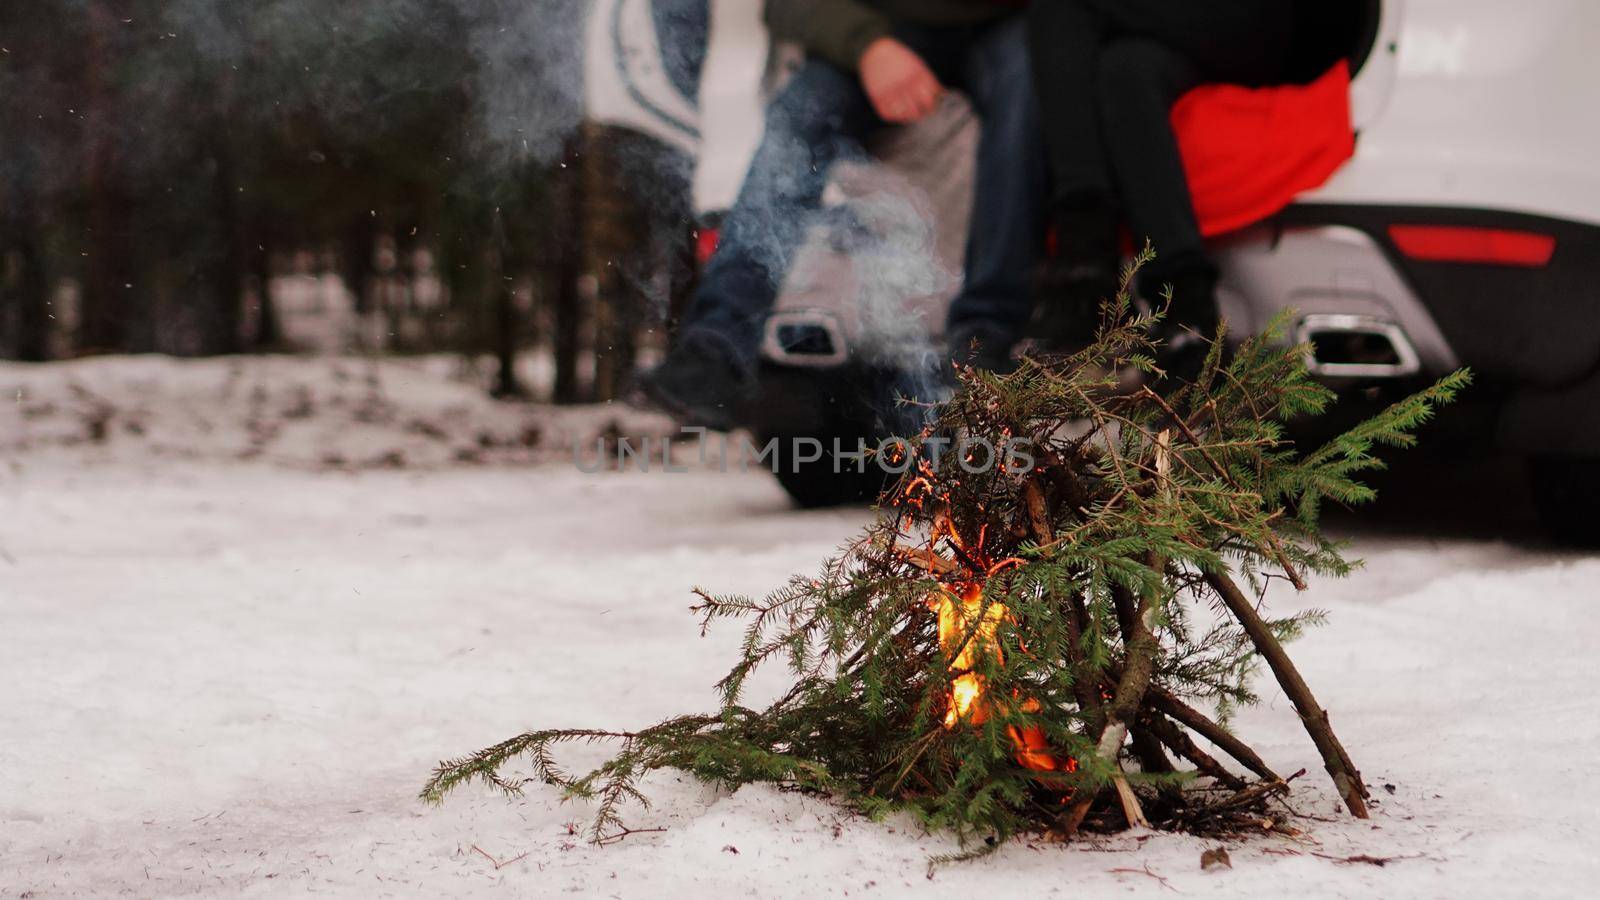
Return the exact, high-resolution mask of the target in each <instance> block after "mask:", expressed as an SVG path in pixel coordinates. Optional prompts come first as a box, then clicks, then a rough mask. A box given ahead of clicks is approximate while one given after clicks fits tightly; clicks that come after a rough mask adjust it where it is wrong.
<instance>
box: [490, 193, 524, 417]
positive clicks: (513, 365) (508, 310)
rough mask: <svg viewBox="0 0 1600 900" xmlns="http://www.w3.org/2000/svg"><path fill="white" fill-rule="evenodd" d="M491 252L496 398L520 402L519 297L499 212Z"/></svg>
mask: <svg viewBox="0 0 1600 900" xmlns="http://www.w3.org/2000/svg"><path fill="white" fill-rule="evenodd" d="M492 247H493V250H492V251H491V255H492V257H493V258H492V260H491V265H490V266H489V277H488V278H487V279H486V285H487V287H488V289H489V291H490V292H491V294H492V296H491V298H490V302H491V304H492V306H491V308H492V310H493V315H494V327H493V328H492V329H491V334H492V335H493V343H494V358H495V379H494V390H493V391H492V393H493V395H494V396H495V397H498V398H501V399H517V398H523V397H526V396H528V392H527V391H526V390H524V389H523V387H522V383H521V382H519V381H518V380H517V332H518V329H517V319H518V316H517V298H516V290H515V286H514V285H513V284H512V282H511V279H510V278H509V277H508V273H507V271H506V259H507V256H508V248H507V238H506V227H505V220H504V219H503V218H502V216H501V213H500V211H499V210H498V209H497V210H495V213H494V241H493V243H492Z"/></svg>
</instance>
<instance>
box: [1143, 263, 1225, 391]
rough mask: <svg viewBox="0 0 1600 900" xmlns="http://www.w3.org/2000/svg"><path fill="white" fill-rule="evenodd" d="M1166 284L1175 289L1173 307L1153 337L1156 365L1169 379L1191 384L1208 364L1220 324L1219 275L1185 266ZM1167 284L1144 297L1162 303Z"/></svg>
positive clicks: (1199, 268) (1202, 268)
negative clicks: (1218, 306)
mask: <svg viewBox="0 0 1600 900" xmlns="http://www.w3.org/2000/svg"><path fill="white" fill-rule="evenodd" d="M1151 280H1152V281H1154V280H1155V278H1152V279H1151ZM1166 284H1170V286H1171V287H1172V304H1171V305H1170V306H1168V307H1167V315H1166V318H1164V319H1162V320H1161V321H1160V322H1159V323H1157V324H1156V326H1155V327H1154V328H1153V329H1151V334H1150V336H1151V337H1152V338H1153V339H1154V340H1156V341H1157V342H1158V344H1159V346H1157V348H1156V362H1157V364H1158V365H1160V366H1161V368H1162V369H1164V370H1166V373H1167V377H1168V378H1169V379H1172V380H1175V381H1178V382H1183V383H1192V382H1193V381H1194V380H1195V379H1196V378H1198V377H1199V375H1200V370H1201V368H1202V367H1203V366H1204V365H1205V360H1206V355H1207V354H1208V353H1210V351H1211V342H1212V341H1213V340H1215V339H1216V336H1217V326H1218V324H1219V323H1220V322H1221V318H1220V316H1219V313H1218V311H1217V273H1216V270H1215V269H1213V268H1211V267H1210V266H1209V265H1205V266H1192V267H1186V268H1184V269H1181V270H1179V271H1177V272H1175V273H1173V274H1172V275H1171V276H1170V280H1169V281H1168V282H1166ZM1166 284H1162V285H1159V286H1158V285H1152V287H1155V288H1156V289H1155V290H1153V291H1152V290H1146V291H1145V295H1146V296H1147V297H1149V298H1150V300H1151V302H1152V303H1156V302H1159V298H1160V296H1161V290H1162V289H1164V287H1165V286H1166Z"/></svg>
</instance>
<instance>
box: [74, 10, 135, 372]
mask: <svg viewBox="0 0 1600 900" xmlns="http://www.w3.org/2000/svg"><path fill="white" fill-rule="evenodd" d="M124 6H125V4H122V3H117V2H113V0H91V2H90V3H89V7H88V16H89V29H88V46H87V53H86V54H85V59H86V63H85V67H84V73H83V74H84V87H85V90H84V97H85V103H84V112H85V115H84V121H85V126H86V129H87V134H86V135H85V141H84V198H85V202H86V205H87V209H86V217H85V218H86V229H85V230H86V236H85V241H84V252H86V253H87V254H88V260H87V262H86V264H85V268H84V283H83V303H82V307H81V317H80V321H79V329H78V342H77V343H78V349H79V350H80V351H88V352H104V351H111V350H121V349H127V340H128V335H129V333H130V331H134V330H137V329H134V328H130V324H131V323H132V322H133V320H134V319H136V318H137V317H138V315H139V313H140V310H139V308H138V304H137V302H136V299H137V298H138V297H139V296H140V294H141V292H142V291H143V290H144V289H145V286H144V285H141V284H139V283H138V279H137V278H136V276H135V275H134V267H133V259H134V254H133V253H132V252H131V248H130V242H129V236H130V229H131V226H132V221H133V209H132V203H131V200H130V198H129V197H128V194H127V180H126V177H125V173H123V172H122V171H121V163H122V160H121V153H120V152H119V150H118V148H117V141H118V137H119V135H120V128H119V127H118V126H119V124H120V123H119V121H118V115H117V107H118V100H117V98H116V96H115V95H114V94H113V90H114V86H113V85H112V83H111V76H110V72H111V69H112V67H113V66H114V64H115V61H116V57H117V55H118V53H117V44H118V36H117V29H118V27H119V25H118V23H119V22H120V20H122V19H124V18H126V17H127V16H126V15H125V10H124V9H123V7H124Z"/></svg>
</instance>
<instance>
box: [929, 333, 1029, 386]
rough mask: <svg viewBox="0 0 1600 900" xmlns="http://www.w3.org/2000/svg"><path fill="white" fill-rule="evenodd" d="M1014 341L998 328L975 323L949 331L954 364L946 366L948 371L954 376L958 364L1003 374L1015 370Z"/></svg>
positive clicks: (951, 358) (948, 373) (948, 374)
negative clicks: (1012, 349)
mask: <svg viewBox="0 0 1600 900" xmlns="http://www.w3.org/2000/svg"><path fill="white" fill-rule="evenodd" d="M1014 343H1015V342H1014V341H1012V340H1011V338H1009V337H1007V336H1006V335H1004V334H1002V333H1001V331H1000V330H999V329H996V328H986V327H984V326H982V325H971V326H967V327H965V328H960V329H957V330H956V331H953V332H951V333H950V335H949V340H948V344H949V351H948V352H949V357H948V361H949V362H950V363H951V364H952V365H949V366H946V371H945V373H944V374H945V375H946V376H952V375H953V371H954V366H970V367H971V368H974V369H983V370H984V371H986V372H994V373H996V374H999V375H1007V374H1010V373H1011V372H1015V371H1016V369H1017V363H1016V360H1014V359H1012V358H1011V348H1012V346H1013V344H1014Z"/></svg>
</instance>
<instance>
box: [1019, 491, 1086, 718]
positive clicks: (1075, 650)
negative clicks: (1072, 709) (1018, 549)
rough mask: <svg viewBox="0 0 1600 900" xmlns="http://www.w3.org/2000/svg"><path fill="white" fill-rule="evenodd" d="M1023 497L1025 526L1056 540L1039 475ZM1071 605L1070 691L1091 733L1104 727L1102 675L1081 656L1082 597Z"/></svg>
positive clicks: (1037, 536) (1042, 541)
mask: <svg viewBox="0 0 1600 900" xmlns="http://www.w3.org/2000/svg"><path fill="white" fill-rule="evenodd" d="M1022 499H1023V503H1024V504H1025V506H1026V507H1027V513H1028V526H1029V529H1030V530H1031V531H1032V532H1033V539H1034V540H1035V541H1037V542H1038V544H1039V546H1041V547H1043V546H1045V545H1047V544H1049V543H1051V542H1052V541H1054V540H1055V532H1054V530H1053V529H1051V527H1050V514H1049V511H1048V508H1047V507H1046V505H1045V501H1044V489H1043V488H1042V487H1041V486H1040V484H1039V477H1038V476H1035V477H1033V478H1029V479H1028V480H1027V482H1026V483H1025V484H1024V485H1023V486H1022ZM1068 603H1069V604H1070V605H1071V609H1069V610H1068V611H1067V616H1066V624H1067V641H1068V646H1067V652H1068V654H1069V657H1068V662H1069V663H1070V664H1071V665H1072V676H1073V677H1072V691H1073V694H1074V695H1076V697H1077V700H1078V708H1079V709H1081V710H1083V712H1084V713H1085V714H1086V715H1088V716H1089V718H1090V728H1091V733H1098V732H1099V731H1100V729H1101V728H1103V727H1104V725H1103V723H1102V722H1101V721H1100V720H1101V716H1100V715H1098V712H1097V711H1098V707H1099V697H1098V693H1097V692H1098V691H1099V690H1100V681H1101V675H1100V673H1099V672H1098V671H1094V670H1091V669H1090V668H1089V666H1088V664H1087V663H1086V661H1085V660H1083V659H1082V656H1083V649H1082V648H1083V626H1084V620H1085V619H1087V618H1088V614H1087V611H1086V610H1084V608H1083V601H1082V598H1081V597H1079V596H1077V595H1076V594H1074V595H1073V596H1072V597H1069V598H1068Z"/></svg>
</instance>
